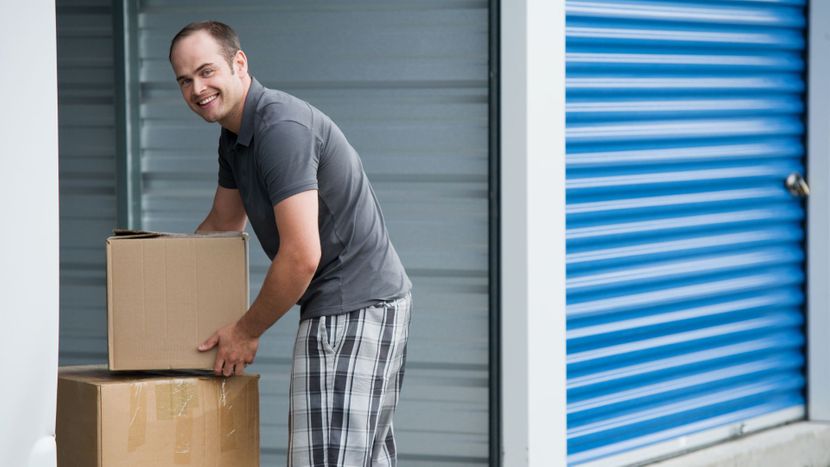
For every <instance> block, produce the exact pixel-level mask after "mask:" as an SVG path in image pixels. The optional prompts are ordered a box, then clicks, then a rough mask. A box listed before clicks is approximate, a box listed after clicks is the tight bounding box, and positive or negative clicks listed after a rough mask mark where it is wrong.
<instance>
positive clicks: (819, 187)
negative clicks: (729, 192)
mask: <svg viewBox="0 0 830 467" xmlns="http://www.w3.org/2000/svg"><path fill="white" fill-rule="evenodd" d="M809 11H810V23H809V24H810V26H809V35H810V36H809V39H808V40H809V56H808V60H809V64H810V67H809V76H808V78H807V100H808V103H807V112H808V115H807V122H808V126H807V138H808V139H807V179H808V183H809V184H810V196H809V198H807V268H808V269H807V297H808V299H807V365H808V368H807V415H808V417H809V418H810V420H816V421H825V422H826V421H830V339H828V337H827V336H828V335H830V287H828V283H830V183H828V182H830V87H828V86H827V76H828V74H830V2H828V1H826V0H811V1H810V10H809Z"/></svg>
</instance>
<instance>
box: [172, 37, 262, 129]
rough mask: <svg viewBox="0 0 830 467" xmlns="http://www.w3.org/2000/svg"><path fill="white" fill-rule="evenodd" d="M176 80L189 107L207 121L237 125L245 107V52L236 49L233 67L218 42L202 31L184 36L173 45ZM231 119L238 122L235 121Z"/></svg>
mask: <svg viewBox="0 0 830 467" xmlns="http://www.w3.org/2000/svg"><path fill="white" fill-rule="evenodd" d="M171 62H172V65H173V71H174V72H175V74H176V81H177V82H178V84H179V89H181V91H182V97H183V98H184V100H185V102H187V105H188V106H189V107H190V109H191V110H193V111H194V112H196V113H197V114H198V115H199V116H201V117H202V118H204V119H205V120H206V121H208V122H219V123H220V124H221V125H222V126H224V127H226V128H227V127H231V128H234V127H238V126H239V124H240V122H241V118H242V108H243V107H244V94H245V92H244V90H245V88H244V86H243V80H242V79H243V76H247V62H246V59H245V55H244V54H243V53H242V52H238V53H237V55H236V57H235V58H234V62H233V69H231V65H229V64H228V61H227V60H225V57H224V55H222V50H221V48H220V46H219V44H218V43H217V42H216V41H215V40H214V39H213V37H211V36H210V34H208V33H207V32H205V31H197V32H195V33H193V34H191V35H190V36H187V37H185V38H183V39H181V40H179V42H177V43H176V46H175V47H174V48H173V53H172V56H171ZM234 119H238V120H239V122H236V123H235V124H234Z"/></svg>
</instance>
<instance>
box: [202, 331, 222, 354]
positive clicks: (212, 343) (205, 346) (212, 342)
mask: <svg viewBox="0 0 830 467" xmlns="http://www.w3.org/2000/svg"><path fill="white" fill-rule="evenodd" d="M218 343H219V333H214V334H213V335H212V336H210V337H208V339H207V340H206V341H204V342H202V343H201V344H200V345H199V347H198V349H199V351H200V352H206V351H208V350H210V349H212V348H214V347H216V344H218Z"/></svg>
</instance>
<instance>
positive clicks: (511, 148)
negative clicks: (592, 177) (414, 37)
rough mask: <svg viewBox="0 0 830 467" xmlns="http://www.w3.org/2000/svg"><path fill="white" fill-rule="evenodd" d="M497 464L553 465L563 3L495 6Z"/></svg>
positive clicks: (557, 400) (561, 364)
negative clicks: (498, 331) (498, 148)
mask: <svg viewBox="0 0 830 467" xmlns="http://www.w3.org/2000/svg"><path fill="white" fill-rule="evenodd" d="M500 56H501V101H500V106H501V251H502V253H501V262H502V273H501V284H502V289H501V297H502V303H501V308H502V311H501V313H502V314H501V323H502V329H501V339H502V341H501V348H502V351H501V358H502V362H501V365H502V366H501V367H502V383H501V402H502V413H501V417H502V446H503V459H502V465H504V466H509V467H514V466H534V467H535V466H539V467H543V466H544V467H548V466H558V465H564V464H565V460H566V439H565V435H566V418H565V403H566V398H565V357H566V355H565V7H564V1H551V0H503V1H502V4H501V54H500Z"/></svg>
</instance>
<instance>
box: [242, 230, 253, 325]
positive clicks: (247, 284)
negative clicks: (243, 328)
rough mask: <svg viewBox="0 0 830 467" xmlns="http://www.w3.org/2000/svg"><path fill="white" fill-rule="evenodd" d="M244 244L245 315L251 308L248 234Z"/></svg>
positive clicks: (245, 236)
mask: <svg viewBox="0 0 830 467" xmlns="http://www.w3.org/2000/svg"><path fill="white" fill-rule="evenodd" d="M243 233H244V232H243ZM242 245H243V248H244V249H245V311H244V312H243V313H242V314H243V315H244V314H245V313H247V312H248V310H250V309H251V258H250V253H249V251H250V250H249V248H248V234H245V235H244V236H243V237H242ZM240 318H241V316H240Z"/></svg>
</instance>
